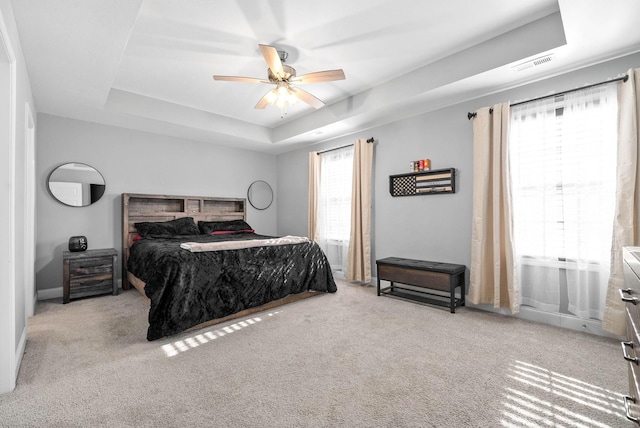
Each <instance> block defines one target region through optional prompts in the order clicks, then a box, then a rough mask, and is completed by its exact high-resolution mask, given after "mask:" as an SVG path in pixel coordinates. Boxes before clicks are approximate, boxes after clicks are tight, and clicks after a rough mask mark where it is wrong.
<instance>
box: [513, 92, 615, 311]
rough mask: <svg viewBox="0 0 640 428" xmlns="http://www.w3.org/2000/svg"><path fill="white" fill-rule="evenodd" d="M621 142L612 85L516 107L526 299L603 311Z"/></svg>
mask: <svg viewBox="0 0 640 428" xmlns="http://www.w3.org/2000/svg"><path fill="white" fill-rule="evenodd" d="M616 147H617V91H616V86H615V85H603V86H597V87H594V88H590V89H585V90H581V91H576V92H572V93H569V94H565V95H563V96H560V97H556V98H548V99H544V100H542V101H537V102H532V103H526V104H522V105H519V106H514V107H513V108H512V110H511V133H510V139H509V151H510V152H509V161H510V172H511V179H512V181H511V195H512V200H513V221H514V223H513V224H514V244H515V245H514V247H515V252H516V267H517V272H518V280H519V281H520V285H521V289H522V304H523V305H529V306H533V307H536V308H538V309H541V310H545V311H553V312H560V313H566V314H571V315H574V316H577V317H580V318H583V319H589V318H595V319H600V320H601V319H602V313H603V310H604V301H605V295H606V287H607V281H608V277H609V263H610V257H611V255H610V251H611V250H610V249H611V233H612V229H613V214H614V207H615V183H616V150H617V149H616Z"/></svg>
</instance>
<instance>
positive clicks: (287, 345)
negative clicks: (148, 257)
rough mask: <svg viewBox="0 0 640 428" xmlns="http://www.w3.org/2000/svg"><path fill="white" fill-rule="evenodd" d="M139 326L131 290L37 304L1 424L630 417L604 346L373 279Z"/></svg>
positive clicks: (498, 421) (602, 422) (453, 423)
mask: <svg viewBox="0 0 640 428" xmlns="http://www.w3.org/2000/svg"><path fill="white" fill-rule="evenodd" d="M145 334H146V307H145V302H144V300H143V299H142V298H141V296H139V294H138V293H137V291H135V290H133V291H126V292H122V293H121V294H120V295H119V296H102V297H95V298H90V299H85V300H78V301H73V302H71V303H69V304H67V305H62V304H61V301H47V302H40V303H39V304H38V308H37V313H36V315H35V316H34V317H33V318H31V319H30V321H29V339H28V342H27V346H26V354H25V356H24V360H23V362H22V367H21V369H20V373H19V376H18V381H17V387H16V389H15V391H13V392H12V393H9V394H5V395H2V396H0V426H3V427H4V426H7V427H46V426H53V427H76V426H82V427H95V426H108V427H145V426H149V427H164V426H167V427H183V426H203V427H316V426H318V427H342V426H344V427H423V426H424V427H466V426H469V427H538V426H551V427H556V426H558V427H559V426H571V427H573V426H577V427H608V426H610V427H626V426H633V424H631V423H630V422H627V421H626V419H625V417H624V411H623V403H622V395H623V394H624V393H625V392H626V390H627V372H626V370H627V369H626V365H625V362H624V360H623V359H622V355H621V350H620V345H619V343H617V342H616V341H613V340H610V339H606V338H602V337H597V336H592V335H589V334H587V333H581V332H575V331H569V330H562V329H559V328H555V327H551V326H547V325H541V324H535V323H530V322H527V321H522V320H518V319H514V318H510V317H504V316H500V315H496V314H490V313H485V312H482V311H477V310H473V309H469V308H460V309H458V310H457V313H456V314H450V313H449V311H448V310H447V309H444V308H433V307H427V306H422V305H418V304H414V303H409V302H404V301H400V300H396V299H392V298H387V297H377V296H376V295H375V289H374V288H372V287H361V286H357V285H349V284H347V283H345V282H339V283H338V292H337V293H336V294H334V295H322V296H319V297H313V298H311V299H306V300H303V301H300V302H296V303H293V304H290V305H287V306H283V307H280V308H277V309H275V310H273V311H271V312H269V313H259V314H256V315H253V316H251V317H248V318H244V319H242V320H236V321H234V322H228V323H225V324H222V325H217V326H214V327H209V328H206V329H203V330H200V331H197V332H194V333H192V334H185V335H179V336H174V337H171V338H168V339H163V340H159V341H155V342H147V341H146V339H145Z"/></svg>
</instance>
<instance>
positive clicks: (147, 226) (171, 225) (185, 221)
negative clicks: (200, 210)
mask: <svg viewBox="0 0 640 428" xmlns="http://www.w3.org/2000/svg"><path fill="white" fill-rule="evenodd" d="M135 226H136V229H137V231H138V233H139V234H140V235H142V236H143V237H145V236H149V235H160V236H174V235H199V234H200V230H198V226H196V223H195V221H194V220H193V217H182V218H177V219H175V220H169V221H162V222H142V223H136V224H135Z"/></svg>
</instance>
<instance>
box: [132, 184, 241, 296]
mask: <svg viewBox="0 0 640 428" xmlns="http://www.w3.org/2000/svg"><path fill="white" fill-rule="evenodd" d="M181 217H193V219H194V220H195V222H196V223H198V221H225V220H245V221H246V199H244V198H212V197H206V196H172V195H145V194H137V193H123V194H122V288H123V289H125V290H128V289H129V288H130V284H129V281H128V280H127V278H128V272H127V262H128V260H129V248H130V247H131V245H132V244H133V239H134V237H135V236H136V235H137V231H136V227H135V223H139V222H143V221H148V222H158V221H168V220H175V219H177V218H181Z"/></svg>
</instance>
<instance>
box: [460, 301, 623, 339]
mask: <svg viewBox="0 0 640 428" xmlns="http://www.w3.org/2000/svg"><path fill="white" fill-rule="evenodd" d="M466 305H467V306H469V307H473V308H476V309H481V310H483V311H488V312H494V313H499V314H502V315H509V316H512V317H516V318H520V319H523V320H527V321H534V322H539V323H542V324H549V325H554V326H556V327H561V328H566V329H569V330H575V331H583V332H585V333H590V334H595V335H597V336H604V337H610V338H612V339H618V340H620V339H621V338H620V336H616V335H613V334H611V333H608V332H606V331H604V330H602V322H601V321H598V320H583V319H580V318H576V317H573V316H570V315H565V314H554V313H549V312H543V311H539V310H537V309H534V308H531V307H527V306H521V307H520V312H519V313H517V314H512V313H511V312H510V311H509V310H508V309H505V308H494V307H493V306H491V305H474V304H473V303H471V302H469V301H467V302H466Z"/></svg>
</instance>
